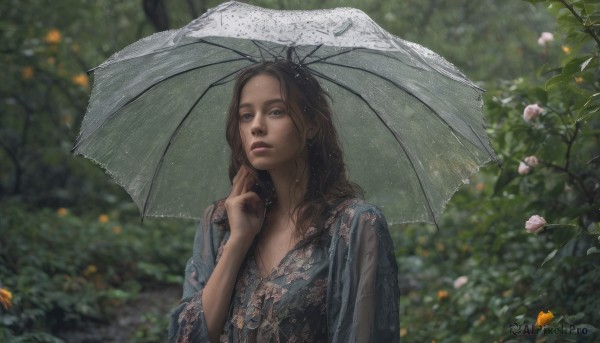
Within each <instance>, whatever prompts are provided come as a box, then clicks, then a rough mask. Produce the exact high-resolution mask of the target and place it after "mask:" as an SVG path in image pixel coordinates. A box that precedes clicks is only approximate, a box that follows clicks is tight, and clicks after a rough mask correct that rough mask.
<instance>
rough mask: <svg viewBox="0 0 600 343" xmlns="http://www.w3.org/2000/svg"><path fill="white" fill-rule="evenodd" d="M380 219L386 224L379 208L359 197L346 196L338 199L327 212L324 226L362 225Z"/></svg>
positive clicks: (373, 222) (348, 226) (331, 227)
mask: <svg viewBox="0 0 600 343" xmlns="http://www.w3.org/2000/svg"><path fill="white" fill-rule="evenodd" d="M377 221H381V222H382V223H383V224H385V226H387V223H386V219H385V217H384V215H383V213H382V211H381V209H380V208H379V207H377V206H375V205H373V204H371V203H369V202H366V201H365V200H364V199H361V198H347V199H343V200H340V201H338V202H337V203H336V204H335V205H334V206H333V207H332V210H331V211H330V213H329V217H328V219H327V220H326V222H325V226H326V227H329V229H330V231H331V229H333V228H336V227H337V228H339V227H347V228H350V227H352V226H357V225H358V226H362V225H361V224H364V223H365V222H368V223H370V224H375V223H376V222H377Z"/></svg>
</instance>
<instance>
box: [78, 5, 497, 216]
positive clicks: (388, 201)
mask: <svg viewBox="0 0 600 343" xmlns="http://www.w3.org/2000/svg"><path fill="white" fill-rule="evenodd" d="M275 59H288V60H291V61H293V62H295V63H298V64H300V65H302V66H303V67H304V68H307V69H308V70H309V71H310V72H311V73H312V74H313V75H314V76H315V77H317V79H319V81H320V82H321V83H322V85H323V86H324V87H325V88H326V90H327V91H328V92H329V94H330V95H331V97H332V106H333V109H334V116H335V118H334V120H335V125H336V127H337V129H338V131H339V133H340V136H341V141H342V145H343V148H344V152H345V159H346V163H347V167H348V172H349V177H350V179H351V180H353V181H355V182H357V183H359V184H360V185H361V186H362V187H363V188H364V190H365V197H366V199H367V200H368V201H370V202H372V203H374V204H376V205H378V206H380V207H381V208H382V210H383V211H384V213H385V215H386V217H387V218H388V220H389V221H390V223H392V224H393V223H400V222H416V221H419V222H431V223H435V222H436V221H437V219H438V217H439V215H440V214H441V213H442V211H443V208H444V206H445V204H446V203H447V202H448V201H449V199H450V198H451V196H452V195H453V193H454V192H455V191H456V190H457V189H458V188H459V187H460V185H461V184H463V182H465V181H466V180H467V179H468V178H469V176H470V175H471V174H473V173H474V172H476V171H477V170H478V168H479V167H480V166H481V165H482V164H484V163H486V162H488V161H490V160H493V159H495V155H494V152H493V150H492V148H491V147H490V144H489V139H488V137H487V135H486V131H485V127H484V122H483V117H482V98H481V95H482V92H483V91H482V90H481V89H480V88H479V87H477V86H476V85H475V84H473V83H472V82H471V81H469V80H468V79H467V78H466V77H465V76H464V75H463V74H462V73H461V72H460V71H459V70H457V69H456V68H455V67H454V66H453V65H452V64H450V63H449V62H447V61H446V60H444V59H443V58H442V57H440V56H439V55H437V54H435V53H433V52H432V51H431V50H428V49H426V48H424V47H422V46H420V45H418V44H415V43H411V42H407V41H404V40H402V39H400V38H398V37H396V36H394V35H392V34H390V33H388V32H386V31H385V30H383V29H382V28H381V27H379V26H378V25H377V24H376V23H375V22H374V21H373V20H371V19H370V18H369V17H368V16H367V15H366V14H365V13H363V12H361V11H359V10H356V9H352V8H338V9H329V10H318V11H277V10H271V9H264V8H260V7H255V6H250V5H247V4H243V3H238V2H227V3H224V4H222V5H220V6H218V7H216V8H213V9H211V10H209V11H208V12H207V13H205V14H204V15H202V16H201V17H200V18H198V19H196V20H194V21H192V22H191V23H189V24H188V25H186V26H185V27H183V28H181V29H179V30H173V31H166V32H161V33H157V34H154V35H152V36H150V37H147V38H144V39H142V40H140V41H138V42H136V43H134V44H132V45H130V46H128V47H126V48H125V49H123V50H122V51H119V52H117V53H116V54H114V55H113V56H112V57H110V58H109V59H108V60H107V61H106V62H104V63H103V64H101V65H100V66H98V67H97V68H95V69H94V87H93V89H92V95H91V98H90V102H89V106H88V109H87V113H86V115H85V117H84V119H83V123H82V126H81V132H80V135H79V137H78V139H77V142H76V144H75V147H74V151H75V153H77V154H82V155H84V156H86V157H88V158H90V159H92V160H93V161H95V162H96V163H98V164H99V165H100V166H102V167H103V168H105V169H106V171H107V172H108V173H109V174H110V175H111V176H112V177H113V178H114V179H115V180H116V181H117V182H118V183H119V184H120V185H121V186H123V187H124V188H125V189H126V190H127V192H128V193H129V194H130V195H131V197H132V199H133V200H134V202H135V203H136V204H137V205H138V207H139V208H140V212H141V214H142V216H172V217H184V218H199V217H201V215H202V212H203V208H204V207H205V206H206V205H208V204H209V203H210V202H212V201H214V200H216V199H218V198H222V197H225V196H226V195H227V194H228V189H229V186H230V183H229V179H228V177H227V167H228V162H229V156H230V152H229V148H228V146H227V143H226V141H225V118H226V110H227V105H228V102H229V99H230V97H231V94H232V86H233V82H232V81H233V80H234V78H235V76H236V74H237V73H238V72H239V71H240V70H242V69H243V68H246V67H248V66H250V65H252V64H255V63H260V62H262V61H268V60H275Z"/></svg>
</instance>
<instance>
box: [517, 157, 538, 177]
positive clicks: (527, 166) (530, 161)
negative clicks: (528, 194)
mask: <svg viewBox="0 0 600 343" xmlns="http://www.w3.org/2000/svg"><path fill="white" fill-rule="evenodd" d="M539 163H540V162H539V161H538V159H537V157H535V156H533V155H532V156H527V157H525V158H524V159H523V161H522V162H521V163H519V174H521V175H526V174H529V172H530V171H531V169H533V167H535V166H537V165H538V164H539Z"/></svg>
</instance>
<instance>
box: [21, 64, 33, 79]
mask: <svg viewBox="0 0 600 343" xmlns="http://www.w3.org/2000/svg"><path fill="white" fill-rule="evenodd" d="M21 78H22V79H23V80H31V79H32V78H33V67H31V66H27V67H25V68H23V70H21Z"/></svg>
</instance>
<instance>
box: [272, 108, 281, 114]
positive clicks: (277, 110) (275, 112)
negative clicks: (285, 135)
mask: <svg viewBox="0 0 600 343" xmlns="http://www.w3.org/2000/svg"><path fill="white" fill-rule="evenodd" d="M270 113H271V114H272V115H275V116H280V115H282V114H283V111H282V110H280V109H278V108H276V109H274V110H272V111H271V112H270Z"/></svg>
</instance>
